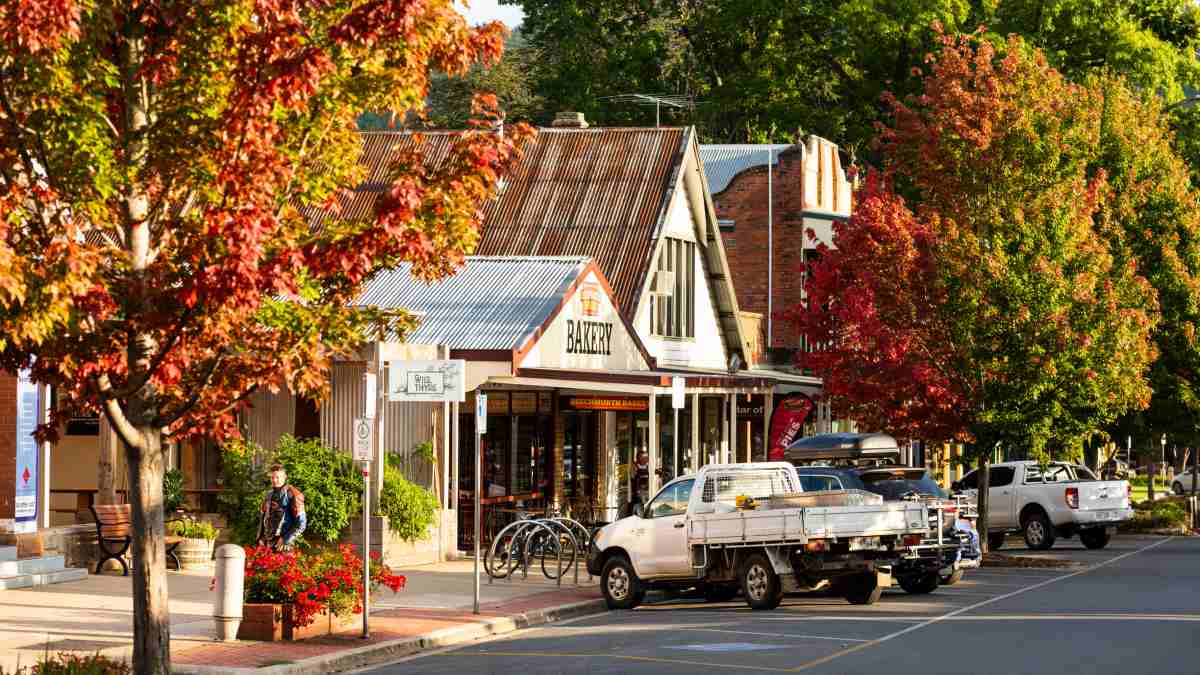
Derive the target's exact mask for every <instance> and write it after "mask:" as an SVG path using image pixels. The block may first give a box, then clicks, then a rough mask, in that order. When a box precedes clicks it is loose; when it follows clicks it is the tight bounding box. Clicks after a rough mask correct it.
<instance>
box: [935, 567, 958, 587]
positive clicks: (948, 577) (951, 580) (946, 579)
mask: <svg viewBox="0 0 1200 675" xmlns="http://www.w3.org/2000/svg"><path fill="white" fill-rule="evenodd" d="M962 578H963V571H962V570H954V571H953V572H951V573H950V574H945V575H942V577H941V578H940V579H939V580H938V581H941V582H942V585H943V586H953V585H954V584H957V583H958V582H960V581H962Z"/></svg>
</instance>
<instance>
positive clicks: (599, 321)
mask: <svg viewBox="0 0 1200 675" xmlns="http://www.w3.org/2000/svg"><path fill="white" fill-rule="evenodd" d="M568 338H575V339H573V340H569V339H568ZM531 339H533V340H536V342H535V343H534V345H533V347H532V348H530V350H529V352H528V353H527V354H526V355H525V357H524V358H523V359H522V360H521V363H520V367H522V368H562V369H570V370H647V369H648V368H649V364H648V363H646V359H645V358H644V357H643V356H642V352H641V350H640V349H638V345H637V342H636V341H635V340H634V339H633V337H632V336H631V335H630V334H629V331H628V330H626V328H625V322H624V321H622V320H621V317H620V315H619V314H618V313H617V308H616V305H614V304H613V300H612V297H611V296H610V295H609V293H608V291H607V290H605V287H604V284H602V283H601V282H600V278H599V277H598V276H597V274H596V271H595V270H594V269H589V270H588V271H587V272H586V273H585V274H584V276H583V280H582V282H581V283H580V284H579V286H578V287H577V288H576V289H575V292H574V293H572V294H571V296H570V297H569V298H567V300H566V304H565V305H564V306H563V308H562V311H560V312H559V313H558V315H557V316H555V317H554V318H553V319H552V320H551V322H550V325H549V326H547V327H546V329H545V330H544V331H543V332H542V334H541V335H540V336H538V335H535V336H533V337H532V338H531Z"/></svg>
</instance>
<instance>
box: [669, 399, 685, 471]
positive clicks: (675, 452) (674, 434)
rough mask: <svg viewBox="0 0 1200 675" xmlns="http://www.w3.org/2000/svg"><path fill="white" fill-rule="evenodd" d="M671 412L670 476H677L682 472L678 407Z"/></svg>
mask: <svg viewBox="0 0 1200 675" xmlns="http://www.w3.org/2000/svg"><path fill="white" fill-rule="evenodd" d="M671 414H672V415H673V416H674V418H675V419H673V420H672V421H671V444H672V445H673V446H674V447H672V448H671V476H672V477H674V476H678V475H679V474H681V473H683V472H682V471H681V470H680V469H679V408H672V409H671Z"/></svg>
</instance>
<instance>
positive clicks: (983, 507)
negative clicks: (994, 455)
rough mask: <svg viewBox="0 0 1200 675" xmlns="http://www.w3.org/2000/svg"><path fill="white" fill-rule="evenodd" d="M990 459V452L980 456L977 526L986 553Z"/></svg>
mask: <svg viewBox="0 0 1200 675" xmlns="http://www.w3.org/2000/svg"><path fill="white" fill-rule="evenodd" d="M989 460H991V457H990V453H984V454H982V455H980V456H979V497H978V505H979V523H977V525H976V527H977V528H978V529H979V550H981V551H983V552H984V553H987V551H988V496H989V495H988V492H990V490H989V488H990V486H991V482H992V481H991V475H990V474H991V470H990V469H989V468H988V462H989Z"/></svg>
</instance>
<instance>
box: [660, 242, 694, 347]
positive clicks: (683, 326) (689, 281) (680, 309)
mask: <svg viewBox="0 0 1200 675" xmlns="http://www.w3.org/2000/svg"><path fill="white" fill-rule="evenodd" d="M695 299H696V244H695V243H693V242H690V241H684V240H682V239H671V238H667V239H664V240H663V244H662V248H661V249H660V251H659V254H658V264H657V265H655V272H654V280H653V282H652V285H651V295H650V330H651V332H653V333H654V334H655V335H660V336H662V337H674V338H690V337H695V335H696V316H695V314H696V309H695V305H696V303H695Z"/></svg>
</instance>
